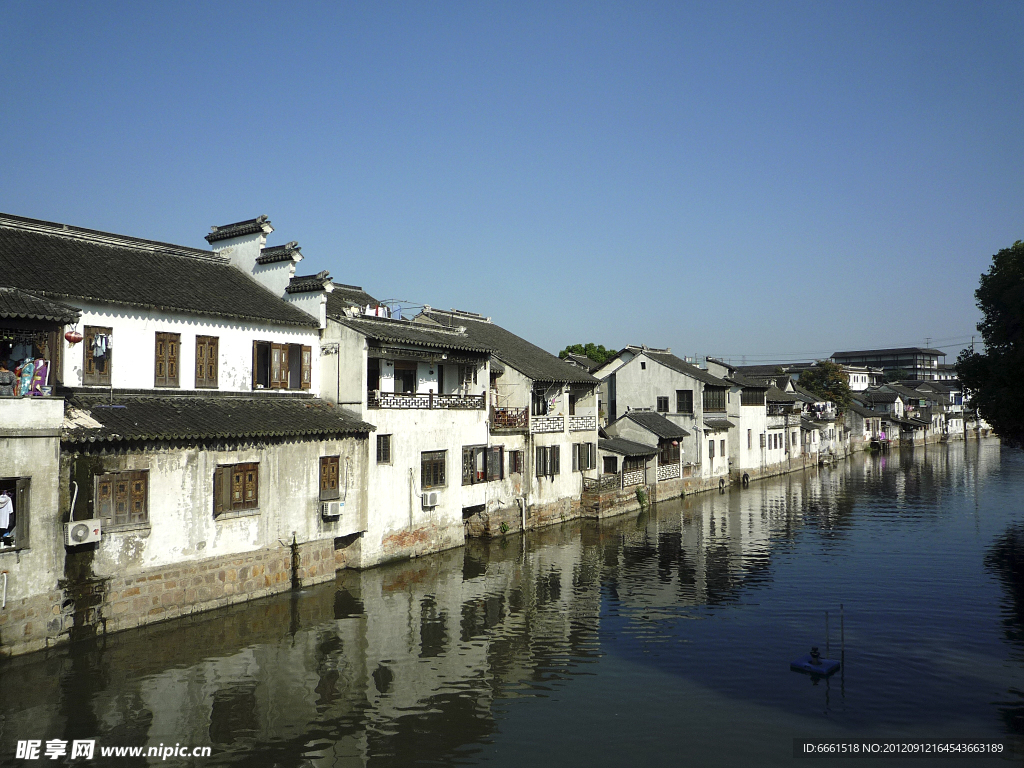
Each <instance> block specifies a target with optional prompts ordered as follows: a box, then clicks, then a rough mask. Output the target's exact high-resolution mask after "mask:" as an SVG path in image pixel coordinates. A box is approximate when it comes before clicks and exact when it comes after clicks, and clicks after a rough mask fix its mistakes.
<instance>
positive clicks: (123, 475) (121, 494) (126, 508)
mask: <svg viewBox="0 0 1024 768" xmlns="http://www.w3.org/2000/svg"><path fill="white" fill-rule="evenodd" d="M130 474H131V473H130V472H118V473H117V474H115V475H114V476H113V477H114V525H124V524H126V523H128V522H129V521H130V509H131V498H130V497H131V478H130Z"/></svg>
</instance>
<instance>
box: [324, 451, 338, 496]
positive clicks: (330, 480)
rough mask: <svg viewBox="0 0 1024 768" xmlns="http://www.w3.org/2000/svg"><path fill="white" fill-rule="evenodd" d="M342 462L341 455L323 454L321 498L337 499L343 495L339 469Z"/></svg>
mask: <svg viewBox="0 0 1024 768" xmlns="http://www.w3.org/2000/svg"><path fill="white" fill-rule="evenodd" d="M340 463H341V457H339V456H322V457H321V458H320V499H321V500H322V501H326V500H328V499H337V498H340V497H341V487H340V485H339V484H338V470H339V465H340Z"/></svg>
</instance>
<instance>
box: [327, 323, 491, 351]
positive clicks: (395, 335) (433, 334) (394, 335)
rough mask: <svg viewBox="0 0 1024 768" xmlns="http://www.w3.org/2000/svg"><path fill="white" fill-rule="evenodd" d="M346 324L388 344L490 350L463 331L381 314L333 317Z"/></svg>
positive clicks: (370, 337)
mask: <svg viewBox="0 0 1024 768" xmlns="http://www.w3.org/2000/svg"><path fill="white" fill-rule="evenodd" d="M336 319H337V321H338V322H339V323H340V324H341V325H344V326H345V327H346V328H351V329H352V330H354V331H358V332H359V333H361V334H363V335H364V336H366V337H367V338H369V339H373V340H375V341H383V342H386V343H391V344H409V345H413V346H420V347H432V348H435V349H457V350H462V351H467V352H481V353H486V352H490V351H491V350H490V349H489V348H488V347H487V346H485V345H484V344H481V343H479V342H478V341H476V340H475V339H472V338H470V337H469V336H468V335H467V334H465V333H458V332H456V331H449V330H448V329H446V328H438V327H436V326H431V325H423V324H421V323H413V322H410V321H409V320H389V319H387V318H380V317H365V316H364V317H344V318H336Z"/></svg>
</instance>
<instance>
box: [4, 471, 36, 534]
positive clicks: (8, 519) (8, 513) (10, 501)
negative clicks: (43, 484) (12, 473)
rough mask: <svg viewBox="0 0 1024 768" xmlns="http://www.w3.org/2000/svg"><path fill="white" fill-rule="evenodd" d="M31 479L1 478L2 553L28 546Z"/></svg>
mask: <svg viewBox="0 0 1024 768" xmlns="http://www.w3.org/2000/svg"><path fill="white" fill-rule="evenodd" d="M29 485H30V482H29V478H27V477H4V478H0V518H2V520H0V552H2V551H3V550H4V549H22V548H24V547H27V546H28V523H29V519H28V514H29V509H28V508H29Z"/></svg>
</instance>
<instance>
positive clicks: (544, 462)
mask: <svg viewBox="0 0 1024 768" xmlns="http://www.w3.org/2000/svg"><path fill="white" fill-rule="evenodd" d="M535 459H536V467H537V472H536V474H537V477H554V476H555V475H557V474H559V472H560V471H561V467H560V460H559V446H557V445H552V446H547V447H541V446H538V447H537V453H536V455H535Z"/></svg>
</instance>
